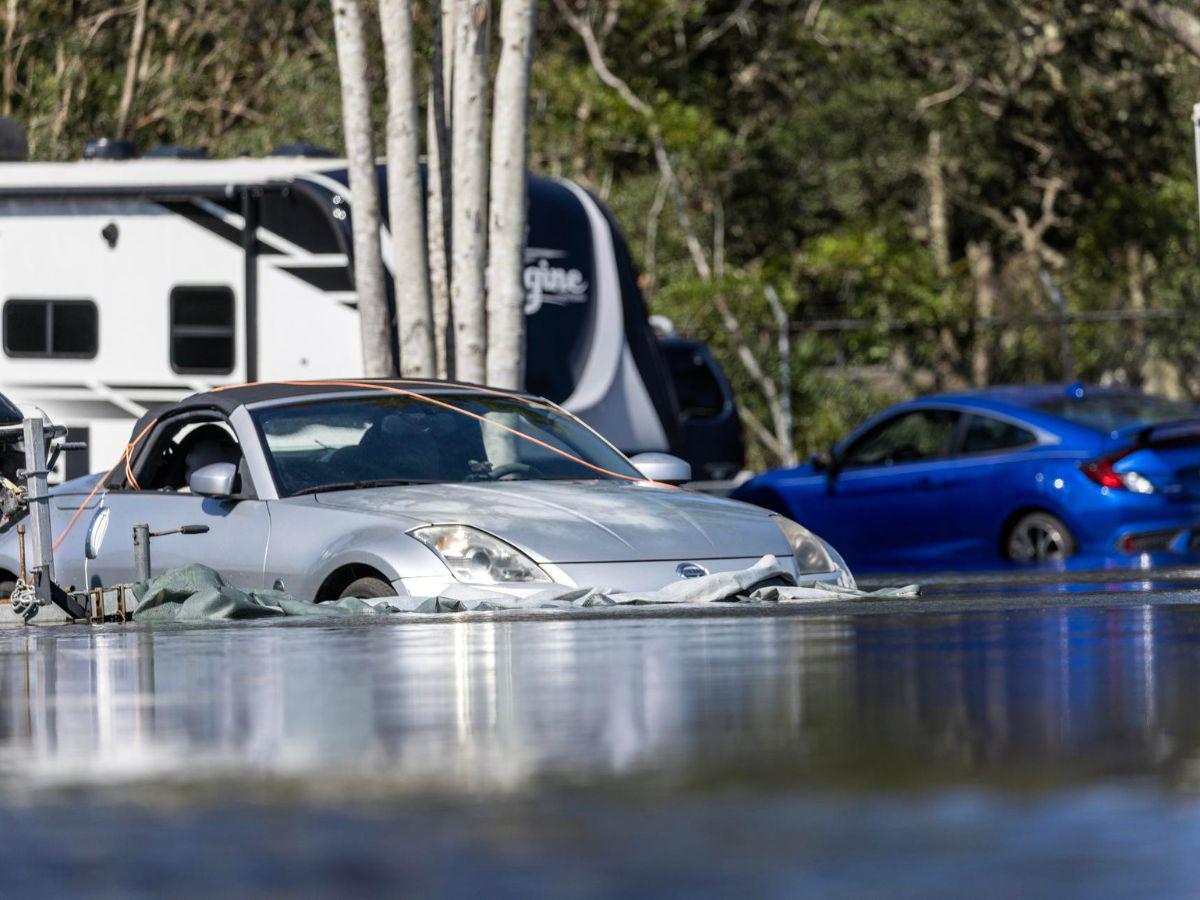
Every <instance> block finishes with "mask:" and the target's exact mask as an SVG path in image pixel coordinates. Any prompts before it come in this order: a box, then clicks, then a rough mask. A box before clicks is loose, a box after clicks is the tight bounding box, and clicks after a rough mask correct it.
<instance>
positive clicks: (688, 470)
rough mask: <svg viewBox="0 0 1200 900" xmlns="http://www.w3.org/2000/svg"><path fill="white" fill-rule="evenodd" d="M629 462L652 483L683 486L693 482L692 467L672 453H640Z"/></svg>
mask: <svg viewBox="0 0 1200 900" xmlns="http://www.w3.org/2000/svg"><path fill="white" fill-rule="evenodd" d="M629 461H630V462H631V463H633V464H634V465H635V466H637V470H638V471H639V472H641V473H642V474H643V475H645V476H646V477H647V478H649V479H650V480H651V481H661V482H662V483H663V484H683V483H684V482H685V481H691V480H692V467H691V466H690V465H689V464H688V463H686V462H684V461H683V460H682V459H680V458H679V457H678V456H672V455H671V454H670V453H639V454H638V455H637V456H635V457H633V458H632V459H630V460H629Z"/></svg>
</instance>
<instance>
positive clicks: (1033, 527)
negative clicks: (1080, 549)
mask: <svg viewBox="0 0 1200 900" xmlns="http://www.w3.org/2000/svg"><path fill="white" fill-rule="evenodd" d="M1075 550H1076V544H1075V537H1074V535H1072V534H1071V530H1070V529H1069V528H1067V526H1066V524H1064V522H1063V521H1062V519H1060V518H1058V516H1053V515H1051V514H1050V513H1048V512H1040V511H1038V512H1031V513H1026V514H1025V515H1023V516H1021V518H1019V519H1018V520H1017V521H1016V522H1015V523H1014V524H1013V527H1012V528H1010V529H1009V531H1008V537H1007V538H1005V540H1004V552H1005V554H1006V555H1007V556H1008V558H1009V559H1011V560H1012V561H1013V562H1053V561H1055V560H1060V559H1066V558H1067V557H1068V556H1074V555H1075Z"/></svg>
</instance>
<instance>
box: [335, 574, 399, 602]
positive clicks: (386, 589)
mask: <svg viewBox="0 0 1200 900" xmlns="http://www.w3.org/2000/svg"><path fill="white" fill-rule="evenodd" d="M395 596H396V590H395V588H393V587H392V586H391V585H390V584H388V583H387V582H386V581H384V580H383V579H382V578H374V577H372V576H369V575H368V576H367V577H365V578H356V579H354V580H353V581H352V582H350V583H349V584H348V585H346V586H345V587H344V588H342V592H341V593H340V594H338V599H339V600H341V599H342V598H343V597H358V598H360V599H363V600H367V599H370V598H373V597H395Z"/></svg>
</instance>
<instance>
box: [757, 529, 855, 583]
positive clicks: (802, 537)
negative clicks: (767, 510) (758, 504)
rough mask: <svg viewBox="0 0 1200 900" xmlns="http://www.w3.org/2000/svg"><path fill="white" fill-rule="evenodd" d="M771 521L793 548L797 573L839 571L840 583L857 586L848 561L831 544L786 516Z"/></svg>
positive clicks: (820, 573)
mask: <svg viewBox="0 0 1200 900" xmlns="http://www.w3.org/2000/svg"><path fill="white" fill-rule="evenodd" d="M771 521H772V522H774V523H775V524H776V525H777V526H779V530H780V531H782V532H783V536H784V538H786V539H787V542H788V546H790V547H791V548H792V557H793V558H794V559H795V560H796V572H797V574H799V575H825V574H828V573H829V572H837V573H838V584H840V585H842V586H843V587H849V588H852V587H855V586H856V585H855V582H854V576H853V575H851V574H850V569H849V568H848V567H847V566H846V561H845V560H844V559H842V557H841V556H840V555H839V554H838V552H837V551H836V550H834V549H833V548H832V547H831V546H829V545H828V544H827V543H825V542H824V541H823V540H821V539H820V538H819V537H817V536H816V535H815V534H813V533H812V532H811V531H809V530H808V529H807V528H805V527H804V526H803V525H801V524H800V523H798V522H793V521H792V520H791V519H788V518H786V517H784V516H771Z"/></svg>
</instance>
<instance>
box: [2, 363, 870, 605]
mask: <svg viewBox="0 0 1200 900" xmlns="http://www.w3.org/2000/svg"><path fill="white" fill-rule="evenodd" d="M688 477H689V473H688V467H687V464H686V463H684V462H682V461H681V460H677V459H675V458H674V457H670V456H666V455H664V454H643V455H641V456H636V457H634V458H633V459H627V458H626V457H625V456H623V455H622V454H621V453H620V452H618V451H617V450H616V449H615V448H613V446H612V445H611V444H609V443H608V442H607V441H605V440H604V438H602V437H601V436H600V435H598V434H597V433H596V432H594V431H592V430H591V429H590V428H588V427H587V426H586V425H584V424H583V423H581V422H580V421H579V420H578V419H576V418H574V417H573V416H571V415H570V414H568V413H566V412H565V411H563V410H562V409H560V408H559V407H557V406H555V405H554V404H552V403H549V402H547V401H545V400H541V399H538V398H536V397H532V396H528V395H524V394H513V393H504V392H499V391H493V390H490V389H487V388H480V387H475V386H470V385H461V384H454V383H449V382H411V381H398V380H393V381H376V382H366V381H358V382H307V383H303V384H301V383H295V382H291V383H265V384H257V385H248V386H244V387H234V388H229V389H225V390H215V391H211V392H209V393H202V394H196V395H193V396H191V397H189V398H187V399H185V400H182V401H180V402H178V403H175V404H172V405H170V406H167V407H165V408H162V409H158V410H155V411H153V412H152V413H150V414H147V415H146V416H145V417H144V418H143V419H142V420H141V421H140V422H138V423H137V425H136V426H135V428H134V431H133V435H132V439H131V444H130V450H129V451H128V452H127V454H126V458H125V459H123V460H122V461H120V462H119V463H118V464H117V465H116V466H114V468H113V469H112V471H110V472H109V473H107V474H106V475H92V476H89V477H87V478H84V479H78V480H76V481H72V482H68V483H66V484H64V485H62V486H61V487H59V488H57V489H55V490H54V491H53V500H52V503H51V506H52V520H53V529H54V533H55V535H56V536H57V544H58V546H57V553H56V568H57V577H58V581H59V583H61V584H62V585H63V586H64V587H75V588H77V589H83V588H84V587H99V586H111V585H113V584H117V583H122V582H128V581H131V580H133V577H134V568H133V565H134V563H133V547H132V540H131V536H132V529H133V526H134V525H136V524H138V523H148V524H149V526H150V528H151V530H153V531H171V530H173V529H177V528H179V527H180V526H185V525H201V526H207V531H206V532H204V533H192V534H172V535H164V536H161V537H156V538H154V540H153V541H152V548H153V553H152V558H153V564H154V572H155V573H159V572H162V571H164V570H166V569H168V568H171V567H174V566H178V565H183V564H186V563H190V562H201V563H204V564H206V565H209V566H212V567H213V568H215V569H217V570H218V571H220V572H221V573H222V574H223V575H224V576H225V577H226V578H227V579H228V580H229V581H230V582H231V583H233V584H234V585H235V586H237V587H242V588H246V589H249V588H263V587H266V588H269V587H277V588H282V589H284V590H287V591H289V592H291V593H292V594H294V595H295V596H297V597H301V598H304V599H315V600H318V601H321V600H329V599H336V598H339V597H343V596H352V595H353V596H359V597H377V596H385V595H391V594H396V593H400V594H411V595H415V596H427V595H434V594H437V593H438V592H439V591H441V590H442V589H444V588H446V587H448V586H450V585H452V584H453V583H455V582H459V583H467V584H473V585H485V586H487V587H488V588H489V589H494V590H497V591H503V592H505V593H517V592H525V591H534V590H540V589H542V588H544V587H545V586H546V585H547V584H549V583H557V584H564V585H576V586H597V587H607V588H615V589H619V590H626V591H644V590H653V589H656V588H660V587H663V586H664V585H666V584H668V583H670V582H672V581H675V580H677V579H679V578H687V577H695V576H697V575H702V574H706V573H710V572H720V571H729V570H735V569H741V568H745V567H746V566H749V565H751V564H752V563H754V562H755V561H756V560H758V559H759V558H760V557H762V556H763V555H765V554H768V553H770V554H774V555H776V556H777V557H779V559H780V560H781V561H785V563H786V564H788V565H790V566H791V568H792V570H793V572H794V574H795V575H797V576H802V577H804V578H806V579H819V580H823V581H832V582H837V583H840V584H843V585H846V586H853V579H852V577H851V575H850V573H849V571H847V569H846V566H845V564H844V563H843V562H842V559H841V557H840V556H839V555H838V554H837V552H836V551H835V550H834V549H833V548H832V547H830V546H829V545H828V544H826V543H825V542H824V541H822V540H821V539H820V538H818V537H816V536H815V535H813V534H812V533H810V532H809V531H807V530H806V529H805V528H803V527H802V526H801V525H798V524H797V523H795V522H792V521H791V520H789V519H785V518H783V517H781V516H777V515H772V514H770V513H768V512H766V511H764V510H762V509H759V508H757V507H754V506H749V505H746V504H744V503H737V502H733V501H730V500H723V499H719V498H715V497H710V496H705V495H702V494H696V493H692V492H690V491H687V490H682V489H679V488H677V487H673V486H671V485H670V484H665V483H663V482H672V483H677V482H682V481H686V480H687V478H688ZM196 530H202V529H194V531H196ZM14 531H15V529H11V528H10V529H9V530H8V532H7V533H6V534H4V535H2V536H0V569H4V570H7V571H3V572H0V581H8V580H11V579H12V576H13V573H14V572H16V569H17V565H18V563H17V559H18V551H17V541H16V536H15V534H14Z"/></svg>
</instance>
